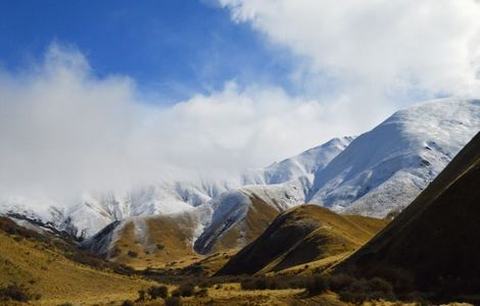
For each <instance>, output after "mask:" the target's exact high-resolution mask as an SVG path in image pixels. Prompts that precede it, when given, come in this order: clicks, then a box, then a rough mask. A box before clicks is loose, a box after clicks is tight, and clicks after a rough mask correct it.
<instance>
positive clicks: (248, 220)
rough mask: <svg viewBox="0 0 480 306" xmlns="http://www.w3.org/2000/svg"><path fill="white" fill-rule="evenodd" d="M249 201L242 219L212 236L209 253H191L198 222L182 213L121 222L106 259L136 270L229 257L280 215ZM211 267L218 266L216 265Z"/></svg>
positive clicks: (269, 206) (256, 202)
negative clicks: (221, 254) (209, 258)
mask: <svg viewBox="0 0 480 306" xmlns="http://www.w3.org/2000/svg"><path fill="white" fill-rule="evenodd" d="M251 202H252V204H251V205H250V206H249V208H248V211H247V214H246V216H245V218H244V219H242V220H240V221H239V222H238V223H236V224H234V225H233V226H232V227H231V228H229V229H228V230H227V231H225V232H223V233H221V234H220V235H218V236H216V237H214V240H215V243H214V244H213V246H212V248H211V249H210V252H209V253H208V254H203V255H200V254H197V253H196V252H195V251H194V249H193V241H192V240H193V239H194V236H195V234H196V233H195V230H196V228H197V226H198V224H199V222H200V221H199V220H198V219H197V216H196V215H195V214H192V213H190V212H185V213H181V214H175V215H164V216H152V217H135V218H130V219H128V220H127V221H123V224H122V225H121V226H120V227H119V228H118V229H116V233H115V235H116V237H115V239H114V241H113V242H112V245H111V249H112V251H111V252H109V259H110V260H112V261H114V262H117V263H121V264H126V265H129V266H131V267H133V268H135V269H145V268H148V267H152V268H165V267H172V268H173V267H174V268H180V267H184V266H188V265H189V264H192V263H193V262H196V261H199V260H201V259H203V258H208V257H209V256H211V255H213V254H217V253H229V254H231V253H232V252H233V251H236V250H239V249H241V248H242V247H244V246H245V245H247V244H248V243H250V242H251V241H253V240H254V239H256V238H257V237H258V236H259V235H260V234H261V233H262V232H263V231H264V230H265V229H266V228H267V226H268V225H269V224H270V222H272V220H273V219H274V218H275V217H276V216H277V215H278V214H279V211H278V210H277V208H275V207H273V206H272V205H269V204H267V203H265V202H264V201H263V200H261V199H259V198H257V197H255V196H252V197H251ZM219 259H221V258H220V257H217V258H216V261H217V262H221V264H224V262H225V261H226V260H225V259H224V260H223V261H222V260H220V261H219ZM213 266H218V267H219V264H218V263H215V264H214V265H213ZM213 266H212V267H213Z"/></svg>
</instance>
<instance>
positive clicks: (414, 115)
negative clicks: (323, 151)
mask: <svg viewBox="0 0 480 306" xmlns="http://www.w3.org/2000/svg"><path fill="white" fill-rule="evenodd" d="M479 130H480V100H459V99H452V98H450V99H440V100H435V101H431V102H428V103H423V104H420V105H418V106H414V107H411V108H408V109H405V110H401V111H398V112H396V113H395V114H394V115H392V116H391V117H390V118H388V119H387V120H385V121H384V122H383V123H381V124H380V125H378V126H377V127H376V128H374V129H373V130H371V131H369V132H367V133H365V134H363V135H360V136H359V137H357V138H356V139H355V140H354V141H352V143H351V144H350V145H349V146H348V147H347V148H346V149H345V150H344V151H343V152H342V153H340V154H339V155H338V156H336V157H335V158H334V159H333V160H332V161H331V162H330V163H329V164H328V165H327V166H326V167H324V168H322V169H319V170H318V171H317V172H316V173H315V181H314V184H313V187H312V189H311V190H310V194H309V195H308V198H307V200H308V202H310V203H317V204H320V205H323V206H326V207H329V208H331V209H333V210H335V211H339V212H348V213H358V214H362V215H368V216H376V217H385V216H386V215H387V214H388V213H389V212H391V211H392V210H401V209H402V208H404V207H405V206H407V205H408V204H409V203H410V202H411V201H412V200H413V199H414V198H415V197H416V196H417V195H418V194H419V193H420V191H421V190H423V189H424V188H425V187H426V186H427V185H428V184H429V183H430V182H431V181H432V180H433V179H434V178H435V177H436V176H437V175H438V174H439V173H440V171H442V170H443V169H444V168H445V166H446V165H447V164H448V163H449V162H450V161H451V160H452V158H453V157H454V156H455V155H456V154H457V153H458V152H459V151H460V149H462V147H463V146H465V144H466V143H468V141H469V140H470V139H471V138H472V137H473V136H474V135H475V134H476V133H477V132H478V131H479Z"/></svg>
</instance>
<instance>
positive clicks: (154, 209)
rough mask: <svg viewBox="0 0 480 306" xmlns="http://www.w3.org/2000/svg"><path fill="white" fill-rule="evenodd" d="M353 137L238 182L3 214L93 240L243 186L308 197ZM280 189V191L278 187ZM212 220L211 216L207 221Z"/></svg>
mask: <svg viewBox="0 0 480 306" xmlns="http://www.w3.org/2000/svg"><path fill="white" fill-rule="evenodd" d="M351 140H352V138H351V137H345V138H335V139H332V140H331V141H329V142H327V143H325V144H323V145H320V146H317V147H315V148H312V149H310V150H308V151H306V152H303V153H301V154H299V155H297V156H294V157H292V158H290V159H286V160H283V161H281V162H279V163H274V164H272V165H271V166H269V167H266V168H260V169H251V170H247V171H245V173H244V174H242V175H240V176H238V177H230V178H227V179H223V180H213V179H204V178H198V177H196V178H192V179H191V180H190V181H165V180H162V179H161V178H159V183H156V184H151V185H148V186H141V187H136V188H133V189H132V190H131V191H128V192H124V193H114V192H86V193H85V194H83V195H81V196H80V197H78V198H77V199H76V200H74V201H71V203H63V202H59V201H55V200H52V199H42V200H39V199H29V198H24V197H5V198H3V199H1V200H0V213H2V212H3V213H6V212H17V213H22V214H27V215H28V216H30V217H31V218H34V219H39V220H42V221H44V222H52V223H54V224H55V225H56V227H58V228H59V229H61V230H67V231H69V232H70V233H71V234H74V235H76V236H83V237H90V236H92V235H94V234H95V233H97V232H98V231H100V230H101V229H102V228H104V227H105V226H107V225H108V224H110V223H111V222H114V221H118V220H123V219H125V218H128V217H135V216H152V215H170V214H175V213H180V212H185V211H190V210H192V209H193V208H194V207H198V206H201V205H206V204H207V203H209V202H210V201H211V200H212V199H216V198H218V197H220V196H221V194H222V193H224V192H227V191H230V190H236V189H238V188H240V187H242V186H245V185H263V184H278V183H284V182H289V181H294V180H296V182H295V183H294V184H295V185H299V187H298V188H300V189H302V190H303V193H304V195H303V196H302V197H299V198H298V201H297V203H296V204H300V203H303V202H304V199H305V194H306V190H308V189H309V188H310V186H311V184H312V182H313V173H314V172H315V171H317V170H318V169H320V168H322V167H324V166H325V165H327V164H328V162H329V161H330V160H331V159H332V158H333V157H335V156H336V155H337V154H338V153H340V152H341V151H342V150H343V149H345V147H346V146H347V145H348V144H349V143H350V142H351ZM277 189H278V188H277ZM207 218H209V217H207Z"/></svg>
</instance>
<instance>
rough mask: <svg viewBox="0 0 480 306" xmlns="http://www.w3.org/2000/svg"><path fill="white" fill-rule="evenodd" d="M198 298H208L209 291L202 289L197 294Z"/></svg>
mask: <svg viewBox="0 0 480 306" xmlns="http://www.w3.org/2000/svg"><path fill="white" fill-rule="evenodd" d="M195 296H196V297H207V296H208V290H207V289H206V288H203V289H200V290H198V291H197V292H195Z"/></svg>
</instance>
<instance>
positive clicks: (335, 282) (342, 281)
mask: <svg viewBox="0 0 480 306" xmlns="http://www.w3.org/2000/svg"><path fill="white" fill-rule="evenodd" d="M353 282H355V278H354V277H353V276H350V275H348V274H335V275H333V276H332V277H330V289H332V290H333V291H335V292H338V291H342V290H344V289H345V288H348V287H349V286H350V284H352V283H353Z"/></svg>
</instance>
